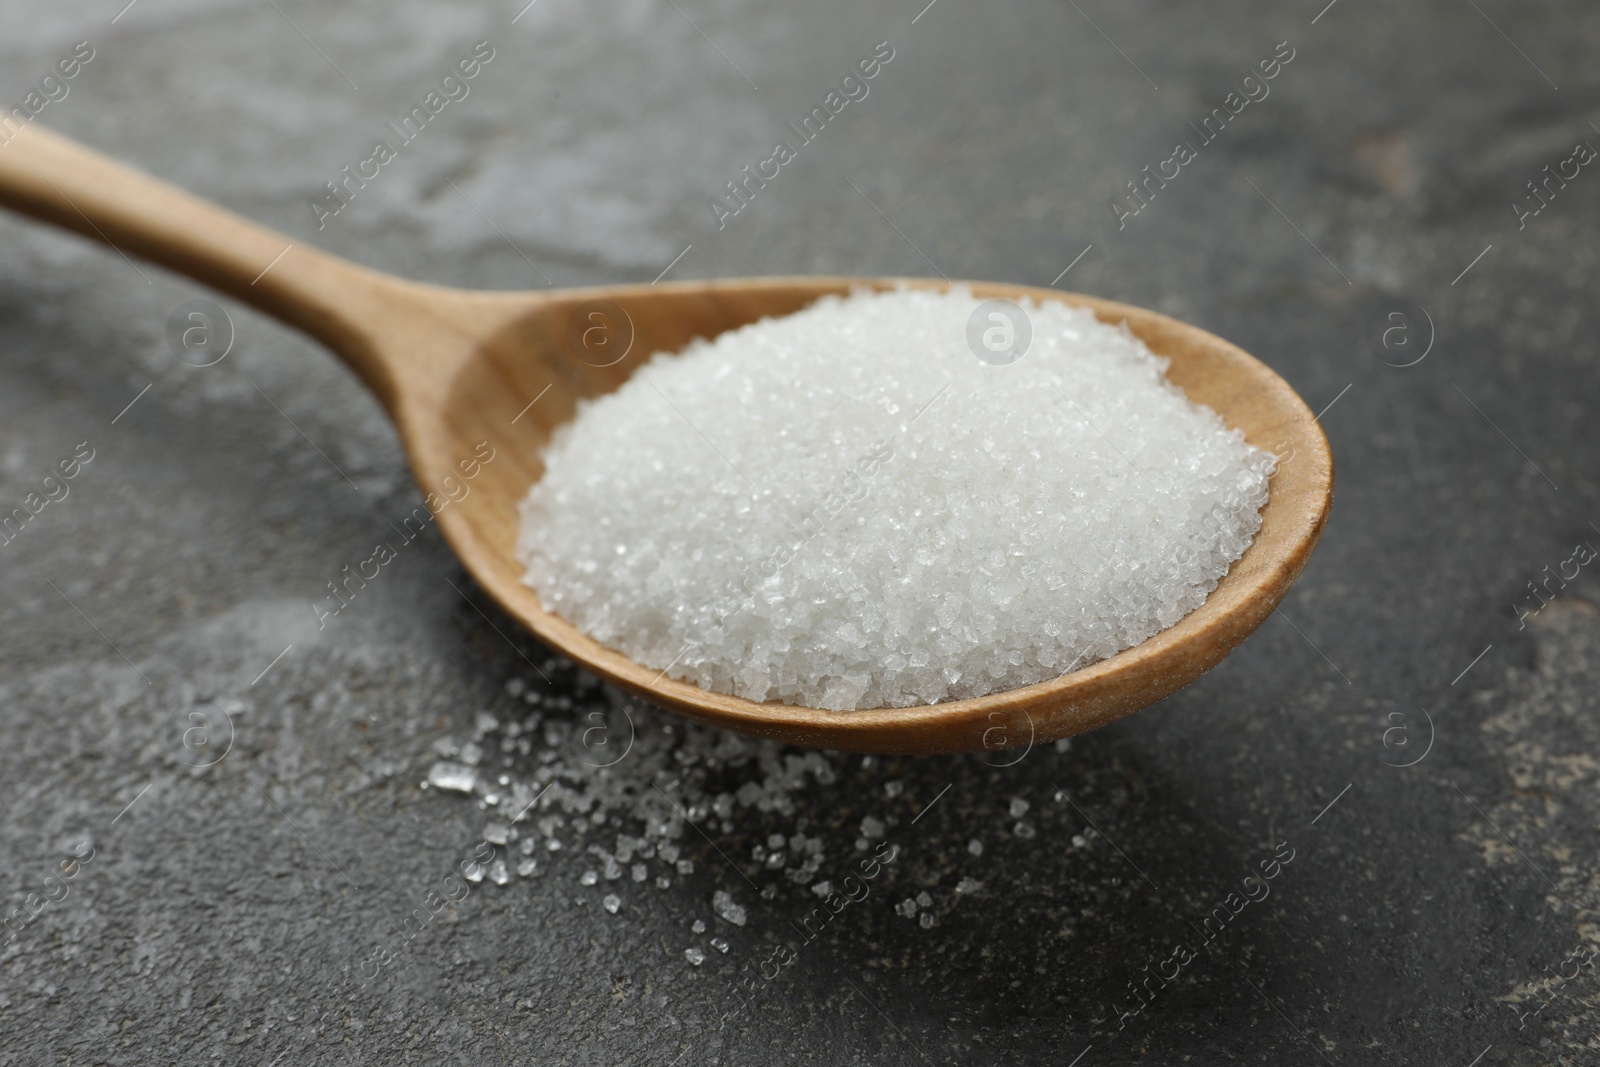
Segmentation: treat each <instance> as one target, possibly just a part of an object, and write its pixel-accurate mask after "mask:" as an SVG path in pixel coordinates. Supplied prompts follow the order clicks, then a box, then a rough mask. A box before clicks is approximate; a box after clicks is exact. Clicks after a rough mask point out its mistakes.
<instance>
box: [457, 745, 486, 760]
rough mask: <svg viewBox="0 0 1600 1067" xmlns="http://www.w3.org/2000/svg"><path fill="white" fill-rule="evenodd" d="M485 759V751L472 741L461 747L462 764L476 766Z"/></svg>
mask: <svg viewBox="0 0 1600 1067" xmlns="http://www.w3.org/2000/svg"><path fill="white" fill-rule="evenodd" d="M481 759H483V749H482V748H480V747H479V746H478V745H476V744H474V743H473V742H471V741H468V742H467V743H466V744H464V745H462V746H461V762H462V763H471V764H474V765H476V764H477V763H478V761H479V760H481Z"/></svg>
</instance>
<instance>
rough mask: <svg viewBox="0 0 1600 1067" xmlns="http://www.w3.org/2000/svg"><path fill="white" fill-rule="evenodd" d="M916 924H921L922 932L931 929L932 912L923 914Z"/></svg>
mask: <svg viewBox="0 0 1600 1067" xmlns="http://www.w3.org/2000/svg"><path fill="white" fill-rule="evenodd" d="M917 922H919V923H921V924H922V928H923V929H924V930H928V929H931V928H932V927H933V912H931V911H925V912H923V913H922V915H921V916H920V917H919V918H918V919H917Z"/></svg>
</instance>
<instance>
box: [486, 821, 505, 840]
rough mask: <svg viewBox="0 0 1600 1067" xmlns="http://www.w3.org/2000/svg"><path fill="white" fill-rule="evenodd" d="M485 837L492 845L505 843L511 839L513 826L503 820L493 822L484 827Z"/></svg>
mask: <svg viewBox="0 0 1600 1067" xmlns="http://www.w3.org/2000/svg"><path fill="white" fill-rule="evenodd" d="M483 839H484V840H485V841H487V842H489V844H491V845H504V844H506V843H507V842H508V841H510V840H511V828H510V827H509V826H507V825H506V824H505V823H503V822H491V823H489V824H488V825H486V826H485V827H484V828H483Z"/></svg>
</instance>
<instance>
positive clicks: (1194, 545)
mask: <svg viewBox="0 0 1600 1067" xmlns="http://www.w3.org/2000/svg"><path fill="white" fill-rule="evenodd" d="M979 304H980V301H979V300H977V299H976V298H975V297H973V296H972V295H971V294H970V293H969V292H966V291H964V290H961V289H957V290H955V291H952V292H949V293H934V292H925V291H896V292H889V293H857V294H853V295H851V296H850V297H848V298H835V297H829V298H826V299H823V300H821V301H819V302H818V303H816V304H814V305H813V306H811V307H809V308H807V309H805V310H803V311H801V312H799V313H797V314H795V315H791V316H788V317H786V318H782V319H767V320H763V321H761V322H758V323H754V324H752V325H749V326H746V327H744V328H742V329H739V330H735V331H731V332H729V333H724V334H722V335H721V336H719V337H717V338H716V339H715V340H713V341H710V342H705V341H697V342H695V343H693V344H691V345H690V346H689V347H688V348H687V349H685V350H684V352H683V353H682V354H680V355H665V354H658V355H656V356H655V357H654V358H652V359H651V360H650V361H649V362H648V363H647V364H646V365H645V366H643V367H641V368H640V369H639V370H638V371H637V373H635V374H634V375H633V377H632V378H630V379H629V380H628V381H627V382H626V383H625V384H624V385H623V386H622V387H621V388H620V389H618V390H617V391H615V392H614V393H611V394H609V395H606V396H603V397H599V398H597V399H595V400H592V401H589V402H587V403H585V404H584V405H582V407H581V408H580V410H579V412H578V415H577V417H576V418H575V419H574V420H573V421H572V422H571V423H570V424H568V425H567V426H565V427H563V428H562V429H561V430H560V431H559V432H558V433H557V434H556V435H555V437H554V439H553V440H552V441H551V443H550V446H549V448H548V449H547V451H546V454H545V456H544V460H545V464H546V472H545V475H544V477H543V478H542V479H541V480H540V481H539V482H538V483H537V484H536V485H535V486H534V487H533V488H532V489H531V490H530V492H529V494H528V497H527V499H526V500H525V501H524V502H523V505H522V533H521V538H520V541H519V544H518V556H519V558H520V559H521V560H522V562H523V563H524V564H525V565H526V566H527V576H526V579H525V580H526V581H527V582H528V584H529V585H531V586H532V587H533V588H534V589H535V590H536V591H537V592H538V594H539V597H540V600H541V602H542V603H543V604H544V606H545V607H546V608H547V609H548V610H551V611H554V612H556V613H557V614H560V615H561V616H563V617H564V618H566V619H568V620H569V621H571V622H572V623H574V624H575V625H576V626H578V627H579V628H580V629H582V630H584V631H585V632H586V633H588V634H589V635H590V636H592V637H593V638H595V639H596V640H598V641H600V642H601V643H603V644H605V645H608V646H610V647H612V648H616V649H618V650H620V651H621V652H623V653H624V654H625V655H627V656H628V657H629V658H630V659H632V660H634V661H635V662H637V663H640V664H642V665H644V666H647V667H651V668H654V669H657V670H665V671H667V672H668V673H669V674H670V675H671V676H673V677H675V678H680V679H684V680H686V681H689V682H692V683H694V684H697V685H699V686H701V687H703V688H706V689H711V690H716V691H719V692H724V693H733V694H736V695H738V696H742V697H745V698H747V699H750V700H756V701H765V700H778V701H783V702H785V703H792V704H804V705H809V706H812V707H819V708H830V709H850V708H872V707H884V706H892V707H903V706H909V705H916V704H931V703H937V702H939V701H944V700H953V699H961V698H966V697H975V696H981V695H984V694H987V693H991V692H995V691H998V690H1004V689H1012V688H1015V687H1018V686H1023V685H1029V684H1032V683H1034V682H1038V681H1042V680H1044V679H1047V678H1051V677H1054V676H1056V675H1059V674H1062V673H1065V672H1067V671H1070V670H1073V669H1076V668H1078V667H1082V666H1085V665H1087V664H1089V663H1092V662H1094V661H1096V660H1099V659H1103V658H1105V657H1107V656H1110V655H1112V654H1113V653H1115V652H1118V651H1120V650H1121V649H1124V648H1128V647H1130V646H1132V645H1135V644H1138V643H1139V642H1140V641H1143V640H1144V639H1145V638H1147V637H1149V636H1151V635H1152V634H1155V633H1157V632H1159V631H1160V630H1163V629H1165V628H1167V627H1169V626H1171V625H1173V624H1174V623H1176V622H1177V621H1178V620H1179V619H1181V618H1183V616H1184V615H1186V614H1188V613H1189V612H1190V611H1192V610H1194V609H1195V608H1196V607H1198V606H1199V605H1200V604H1201V603H1202V602H1203V601H1204V600H1205V597H1206V594H1207V593H1209V592H1210V590H1211V589H1212V588H1214V587H1215V585H1216V583H1217V580H1218V579H1219V578H1221V577H1222V576H1223V575H1224V574H1226V573H1227V570H1228V567H1229V565H1230V564H1231V563H1232V562H1233V561H1234V560H1236V559H1238V558H1239V556H1240V555H1242V554H1243V552H1244V550H1245V549H1246V548H1247V547H1248V546H1249V544H1250V541H1251V539H1252V538H1253V537H1254V535H1255V532H1256V530H1257V529H1259V528H1260V525H1261V519H1260V509H1261V506H1262V505H1263V504H1264V503H1265V502H1266V499H1267V480H1268V478H1269V476H1270V474H1271V472H1272V469H1273V462H1274V461H1273V457H1272V456H1271V455H1269V454H1268V453H1265V452H1263V451H1261V450H1260V449H1257V448H1254V447H1252V446H1250V445H1249V444H1247V443H1246V442H1245V441H1244V439H1243V436H1242V435H1241V434H1239V433H1238V432H1237V431H1232V430H1229V429H1227V427H1226V426H1225V425H1224V424H1223V422H1222V420H1221V419H1220V418H1219V417H1218V416H1217V414H1216V413H1215V412H1213V411H1211V410H1210V409H1209V408H1206V407H1203V406H1200V405H1196V404H1193V403H1190V402H1189V401H1188V400H1187V399H1186V398H1185V397H1184V395H1183V393H1182V392H1181V391H1180V390H1179V389H1178V388H1177V387H1175V386H1173V385H1172V384H1170V383H1169V382H1167V381H1166V380H1165V378H1164V377H1163V371H1164V369H1165V366H1166V361H1165V360H1163V359H1160V358H1158V357H1156V356H1154V355H1153V354H1152V353H1151V352H1150V351H1149V349H1147V348H1146V347H1145V345H1144V344H1143V343H1142V342H1140V341H1139V340H1138V339H1137V338H1135V337H1133V336H1132V335H1131V334H1130V333H1128V332H1127V330H1126V329H1124V328H1122V327H1119V326H1108V325H1105V324H1102V323H1100V322H1099V321H1097V320H1096V319H1095V318H1094V316H1093V315H1092V314H1091V313H1090V312H1088V311H1084V310H1079V309H1075V308H1070V307H1067V306H1066V305H1063V304H1058V303H1054V302H1048V303H1044V304H1037V305H1036V304H1032V303H1029V304H1027V305H1025V310H1026V314H1027V317H1028V320H1029V321H1030V322H1031V327H1032V341H1031V345H1030V346H1029V348H1028V349H1027V351H1026V354H1025V355H1024V357H1023V358H1022V359H1020V360H1019V361H1017V362H1014V363H1011V364H1009V365H1006V366H996V365H992V364H990V363H987V362H983V361H980V360H979V359H978V358H976V356H975V354H974V348H973V347H972V346H970V345H969V342H968V335H969V331H968V320H969V318H971V317H972V316H973V315H974V312H975V311H976V310H977V309H978V307H979ZM980 325H983V326H987V322H981V323H980ZM977 351H982V349H981V348H979V349H977Z"/></svg>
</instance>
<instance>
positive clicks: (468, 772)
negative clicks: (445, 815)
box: [428, 760, 478, 793]
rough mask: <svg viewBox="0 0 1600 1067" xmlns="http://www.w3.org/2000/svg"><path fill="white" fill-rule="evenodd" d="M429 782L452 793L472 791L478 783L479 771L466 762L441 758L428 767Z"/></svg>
mask: <svg viewBox="0 0 1600 1067" xmlns="http://www.w3.org/2000/svg"><path fill="white" fill-rule="evenodd" d="M428 784H429V785H431V786H433V787H434V788H435V789H444V790H447V791H449V792H451V793H470V792H472V787H473V786H475V785H477V784H478V772H477V771H476V770H474V769H472V768H471V767H468V766H465V765H464V764H460V763H452V762H450V761H449V760H439V761H438V762H437V763H435V764H434V765H433V766H432V767H429V768H428Z"/></svg>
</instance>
